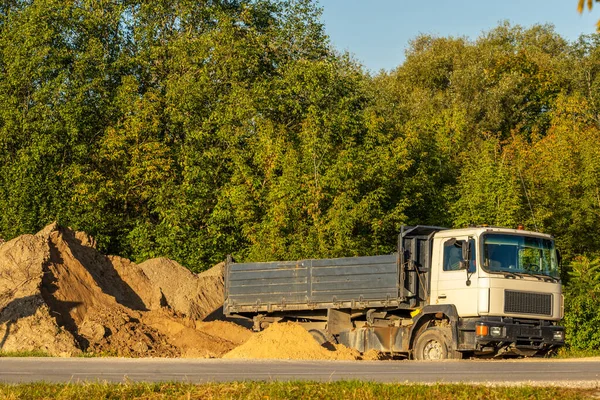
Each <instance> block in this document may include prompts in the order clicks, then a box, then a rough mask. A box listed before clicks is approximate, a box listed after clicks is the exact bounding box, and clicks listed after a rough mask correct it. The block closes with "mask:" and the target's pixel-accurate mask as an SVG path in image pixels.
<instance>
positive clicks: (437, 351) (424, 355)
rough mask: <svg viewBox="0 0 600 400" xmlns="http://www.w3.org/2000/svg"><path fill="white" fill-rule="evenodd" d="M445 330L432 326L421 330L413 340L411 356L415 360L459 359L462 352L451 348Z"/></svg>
mask: <svg viewBox="0 0 600 400" xmlns="http://www.w3.org/2000/svg"><path fill="white" fill-rule="evenodd" d="M446 331H447V329H446V330H444V329H441V328H437V327H433V328H429V329H426V330H425V331H423V332H422V333H421V334H420V335H419V337H417V340H416V342H415V346H414V348H413V358H414V359H415V360H448V359H460V358H462V353H460V352H458V351H454V350H452V342H451V340H450V339H449V338H448V333H449V332H446Z"/></svg>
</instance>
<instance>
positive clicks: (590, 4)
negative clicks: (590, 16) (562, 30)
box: [577, 0, 600, 32]
mask: <svg viewBox="0 0 600 400" xmlns="http://www.w3.org/2000/svg"><path fill="white" fill-rule="evenodd" d="M596 2H599V0H596ZM586 4H587V9H588V11H592V7H593V5H594V0H579V3H578V4H577V11H578V12H579V14H581V13H583V10H584V9H585V5H586ZM596 30H597V31H598V32H600V20H599V21H598V22H597V23H596Z"/></svg>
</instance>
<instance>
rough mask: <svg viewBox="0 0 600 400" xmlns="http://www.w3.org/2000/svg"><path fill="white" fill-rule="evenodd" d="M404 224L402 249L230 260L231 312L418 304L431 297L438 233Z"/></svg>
mask: <svg viewBox="0 0 600 400" xmlns="http://www.w3.org/2000/svg"><path fill="white" fill-rule="evenodd" d="M441 229H444V228H440V227H432V226H415V227H403V228H402V231H401V233H400V235H399V238H398V239H399V240H398V253H395V254H389V255H382V256H368V257H349V258H328V259H318V260H317V259H312V260H311V259H309V260H300V261H274V262H259V263H233V262H227V264H226V268H225V304H224V312H225V314H235V313H240V314H243V313H264V312H267V313H269V312H273V311H286V310H318V309H329V308H351V309H361V308H379V307H399V306H400V305H401V304H402V306H403V307H404V308H406V307H408V308H416V307H419V306H422V305H424V304H425V303H426V302H427V301H428V299H429V296H428V291H429V277H430V273H429V272H430V267H431V266H430V264H431V238H432V235H433V234H434V233H435V232H437V231H439V230H441Z"/></svg>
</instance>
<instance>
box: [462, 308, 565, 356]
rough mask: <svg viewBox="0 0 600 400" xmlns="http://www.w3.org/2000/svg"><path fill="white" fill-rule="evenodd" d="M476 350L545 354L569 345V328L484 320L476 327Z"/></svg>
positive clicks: (538, 322) (499, 319)
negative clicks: (566, 344) (566, 331)
mask: <svg viewBox="0 0 600 400" xmlns="http://www.w3.org/2000/svg"><path fill="white" fill-rule="evenodd" d="M474 342H475V343H474V345H475V350H477V351H494V350H496V351H498V350H501V349H503V350H504V351H505V352H506V351H513V352H515V353H517V354H520V353H521V354H526V355H532V354H535V353H542V354H543V353H545V352H548V351H550V350H552V349H554V348H558V347H561V346H563V345H564V344H565V328H564V327H562V326H559V325H555V323H554V322H552V321H544V320H523V319H513V318H491V317H490V318H482V319H479V320H478V321H477V322H476V323H475V341H474Z"/></svg>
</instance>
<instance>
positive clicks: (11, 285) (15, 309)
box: [0, 235, 80, 355]
mask: <svg viewBox="0 0 600 400" xmlns="http://www.w3.org/2000/svg"><path fill="white" fill-rule="evenodd" d="M49 258H50V249H49V247H48V245H47V243H46V241H45V240H44V239H43V238H42V237H40V236H33V235H23V236H19V237H18V238H15V239H13V240H11V241H8V242H6V243H4V244H3V245H2V246H0V310H1V311H0V335H1V337H2V339H1V340H0V349H2V350H4V351H22V350H43V351H46V352H48V353H50V354H53V355H73V354H77V353H79V352H80V350H79V349H78V348H77V343H76V341H75V339H74V337H73V335H72V334H70V333H69V332H68V331H65V330H64V329H62V328H60V327H59V325H58V324H57V322H56V320H55V319H54V317H53V316H52V315H51V311H50V309H49V307H48V306H47V305H46V303H45V301H44V299H43V297H42V293H41V290H40V288H41V286H42V279H43V276H44V265H45V263H46V262H47V261H48V260H49Z"/></svg>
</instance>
